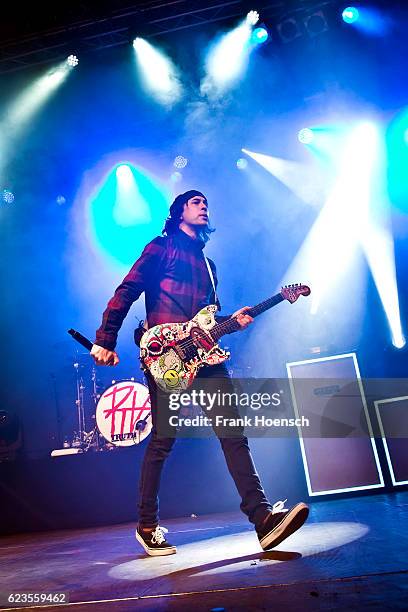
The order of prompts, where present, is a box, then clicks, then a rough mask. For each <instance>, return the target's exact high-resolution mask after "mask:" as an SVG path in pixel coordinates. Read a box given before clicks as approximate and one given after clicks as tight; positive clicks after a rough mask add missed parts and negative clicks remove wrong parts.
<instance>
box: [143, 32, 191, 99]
mask: <svg viewBox="0 0 408 612" xmlns="http://www.w3.org/2000/svg"><path fill="white" fill-rule="evenodd" d="M133 47H134V49H135V54H136V59H137V62H138V66H139V69H140V73H141V75H142V78H143V83H144V85H145V87H146V89H147V90H148V91H149V92H150V93H151V94H152V95H153V96H154V97H155V98H156V99H157V100H158V101H159V102H160V103H162V104H164V105H166V106H171V105H172V104H174V103H175V102H177V101H178V100H179V99H180V97H181V84H180V80H179V76H178V71H177V68H176V66H175V65H174V64H173V62H172V61H171V59H170V58H169V57H167V55H165V53H163V52H162V51H159V50H158V49H157V48H155V47H153V45H151V44H150V43H148V42H147V41H146V40H144V39H143V38H136V39H135V40H134V41H133Z"/></svg>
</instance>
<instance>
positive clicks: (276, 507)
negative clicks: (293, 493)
mask: <svg viewBox="0 0 408 612" xmlns="http://www.w3.org/2000/svg"><path fill="white" fill-rule="evenodd" d="M287 501H288V500H287V499H285V500H284V501H277V502H275V503H274V504H273V506H272V514H277V513H278V512H287V511H288V509H287V508H285V503H286V502H287Z"/></svg>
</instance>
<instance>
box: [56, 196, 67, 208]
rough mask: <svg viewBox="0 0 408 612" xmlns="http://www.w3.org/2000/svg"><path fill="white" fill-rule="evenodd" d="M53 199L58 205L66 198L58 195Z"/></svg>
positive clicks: (62, 203) (63, 202)
mask: <svg viewBox="0 0 408 612" xmlns="http://www.w3.org/2000/svg"><path fill="white" fill-rule="evenodd" d="M55 201H56V203H57V204H58V206H63V205H64V204H65V202H66V199H65V198H64V196H63V195H59V196H57V197H56V199H55Z"/></svg>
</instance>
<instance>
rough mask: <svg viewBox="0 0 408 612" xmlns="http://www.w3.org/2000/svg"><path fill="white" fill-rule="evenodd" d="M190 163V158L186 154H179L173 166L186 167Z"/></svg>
mask: <svg viewBox="0 0 408 612" xmlns="http://www.w3.org/2000/svg"><path fill="white" fill-rule="evenodd" d="M187 164H188V159H187V158H186V157H184V155H177V156H176V157H175V158H174V162H173V166H174V167H175V168H185V167H186V166H187Z"/></svg>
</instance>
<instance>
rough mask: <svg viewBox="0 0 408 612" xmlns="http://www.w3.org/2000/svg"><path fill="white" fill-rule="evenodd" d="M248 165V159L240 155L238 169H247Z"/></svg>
mask: <svg viewBox="0 0 408 612" xmlns="http://www.w3.org/2000/svg"><path fill="white" fill-rule="evenodd" d="M247 166H248V160H246V159H244V158H243V157H240V158H239V159H238V160H237V168H238V170H245V168H246V167H247Z"/></svg>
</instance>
